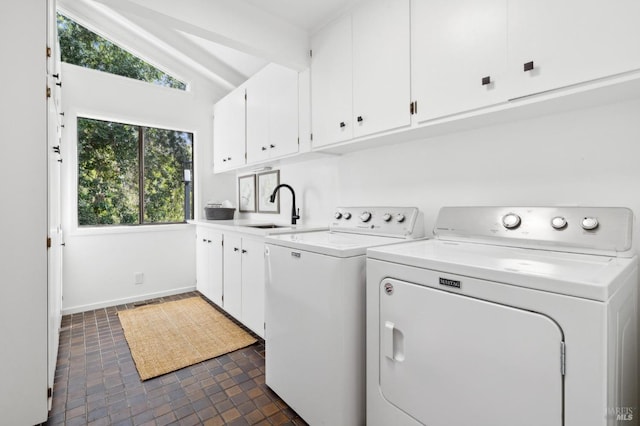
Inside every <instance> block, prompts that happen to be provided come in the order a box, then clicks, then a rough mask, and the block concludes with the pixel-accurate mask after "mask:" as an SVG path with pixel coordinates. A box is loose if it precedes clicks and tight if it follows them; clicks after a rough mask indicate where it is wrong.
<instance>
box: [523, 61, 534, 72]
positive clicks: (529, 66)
mask: <svg viewBox="0 0 640 426" xmlns="http://www.w3.org/2000/svg"><path fill="white" fill-rule="evenodd" d="M532 69H533V61H531V62H526V63H525V64H524V72H527V71H531V70H532Z"/></svg>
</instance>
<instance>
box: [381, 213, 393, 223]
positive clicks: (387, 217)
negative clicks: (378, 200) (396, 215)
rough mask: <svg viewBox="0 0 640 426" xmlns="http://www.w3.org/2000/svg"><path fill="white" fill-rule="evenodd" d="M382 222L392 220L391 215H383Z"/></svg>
mask: <svg viewBox="0 0 640 426" xmlns="http://www.w3.org/2000/svg"><path fill="white" fill-rule="evenodd" d="M382 220H384V221H385V222H389V221H390V220H391V215H390V214H389V213H385V214H383V215H382Z"/></svg>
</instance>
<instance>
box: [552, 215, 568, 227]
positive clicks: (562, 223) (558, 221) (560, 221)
mask: <svg viewBox="0 0 640 426" xmlns="http://www.w3.org/2000/svg"><path fill="white" fill-rule="evenodd" d="M566 226H567V219H565V218H564V217H562V216H556V217H554V218H553V219H551V227H552V228H553V229H563V228H565V227H566Z"/></svg>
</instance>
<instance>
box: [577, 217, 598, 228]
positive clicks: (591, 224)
mask: <svg viewBox="0 0 640 426" xmlns="http://www.w3.org/2000/svg"><path fill="white" fill-rule="evenodd" d="M581 225H582V229H584V230H586V231H592V230H594V229H596V228H597V227H598V225H599V223H598V219H596V218H595V217H585V218H584V219H582V223H581Z"/></svg>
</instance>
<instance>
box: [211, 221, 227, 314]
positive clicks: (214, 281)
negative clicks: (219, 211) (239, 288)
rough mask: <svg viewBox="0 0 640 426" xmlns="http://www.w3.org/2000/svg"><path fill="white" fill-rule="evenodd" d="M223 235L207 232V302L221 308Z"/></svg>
mask: <svg viewBox="0 0 640 426" xmlns="http://www.w3.org/2000/svg"><path fill="white" fill-rule="evenodd" d="M222 239H223V235H222V233H221V232H215V231H209V237H208V239H207V245H208V246H209V247H208V252H207V255H208V271H207V276H208V286H207V287H208V291H209V295H208V296H207V297H208V298H209V300H211V301H212V302H213V303H215V304H216V305H218V306H222V292H223V276H222V270H223V264H222V259H223V255H224V254H223V247H222Z"/></svg>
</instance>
